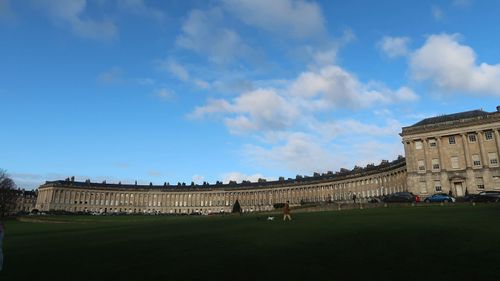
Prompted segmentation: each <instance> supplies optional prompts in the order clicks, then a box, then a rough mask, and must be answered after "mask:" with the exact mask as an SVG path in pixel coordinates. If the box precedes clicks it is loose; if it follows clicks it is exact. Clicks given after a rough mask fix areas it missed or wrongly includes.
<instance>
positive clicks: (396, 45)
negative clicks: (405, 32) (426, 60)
mask: <svg viewBox="0 0 500 281" xmlns="http://www.w3.org/2000/svg"><path fill="white" fill-rule="evenodd" d="M409 43H410V38H408V37H391V36H384V37H383V38H382V39H381V40H380V41H379V42H378V43H377V47H378V48H379V49H380V50H381V51H382V52H384V54H386V55H387V56H388V57H389V58H397V57H401V56H406V55H407V54H408V53H409V50H408V44H409Z"/></svg>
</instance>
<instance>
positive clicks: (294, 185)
mask: <svg viewBox="0 0 500 281" xmlns="http://www.w3.org/2000/svg"><path fill="white" fill-rule="evenodd" d="M404 190H406V162H405V159H404V158H403V157H400V158H399V159H398V160H395V161H392V162H388V161H384V162H382V163H381V164H380V165H378V166H375V165H369V166H367V167H365V168H355V169H354V170H352V171H344V172H337V173H327V174H323V175H318V174H316V175H315V176H313V177H305V178H302V177H297V178H296V179H288V180H284V179H281V180H278V181H269V182H264V181H261V182H256V183H250V182H246V183H240V184H235V183H232V184H215V185H208V184H206V185H190V186H183V185H177V186H172V185H166V184H165V185H162V186H155V185H136V184H109V183H93V182H90V181H86V182H75V181H73V180H71V179H68V180H64V181H51V182H46V183H45V184H44V185H42V186H40V188H39V190H38V200H37V206H36V208H37V209H39V210H41V211H49V210H64V211H70V212H106V213H109V212H111V213H113V212H126V213H165V214H180V213H219V212H230V211H231V209H232V207H233V204H234V202H235V201H236V200H238V202H239V203H240V205H241V207H242V209H243V211H246V212H249V211H250V212H251V211H264V210H271V209H273V205H274V204H276V203H284V202H286V201H290V204H291V205H292V206H293V205H299V204H300V203H301V202H327V201H346V200H350V199H351V198H352V195H353V194H356V195H357V198H359V199H360V200H364V199H367V198H369V197H373V196H380V195H385V194H389V193H393V192H397V191H404Z"/></svg>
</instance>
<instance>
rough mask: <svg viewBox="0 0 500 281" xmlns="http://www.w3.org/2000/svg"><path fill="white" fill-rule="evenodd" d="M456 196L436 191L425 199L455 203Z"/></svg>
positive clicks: (430, 201)
mask: <svg viewBox="0 0 500 281" xmlns="http://www.w3.org/2000/svg"><path fill="white" fill-rule="evenodd" d="M455 201H456V200H455V198H454V197H452V196H450V195H448V194H446V193H436V194H434V195H431V196H429V197H427V198H425V199H424V202H425V203H433V202H440V203H441V202H449V203H452V202H453V203H455Z"/></svg>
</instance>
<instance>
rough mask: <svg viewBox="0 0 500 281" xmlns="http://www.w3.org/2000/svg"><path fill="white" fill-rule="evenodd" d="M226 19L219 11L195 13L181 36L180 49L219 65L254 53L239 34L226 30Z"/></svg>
mask: <svg viewBox="0 0 500 281" xmlns="http://www.w3.org/2000/svg"><path fill="white" fill-rule="evenodd" d="M223 19H224V15H223V13H222V11H221V10H220V9H218V8H212V9H210V10H207V11H201V10H192V11H191V12H190V13H189V16H188V18H187V19H186V20H185V21H184V23H183V25H182V31H183V33H182V34H181V35H180V36H179V37H177V40H176V44H177V46H179V47H182V48H185V49H188V50H191V51H194V52H197V53H199V54H202V55H207V56H208V58H209V60H210V61H212V62H215V63H219V64H223V63H229V62H231V61H232V60H233V59H234V58H237V57H240V58H242V57H245V56H247V55H248V54H250V53H251V49H250V47H248V46H247V45H246V44H245V43H243V41H242V39H241V38H240V36H239V35H238V33H236V32H235V31H234V30H232V29H230V28H227V27H225V25H224V24H223Z"/></svg>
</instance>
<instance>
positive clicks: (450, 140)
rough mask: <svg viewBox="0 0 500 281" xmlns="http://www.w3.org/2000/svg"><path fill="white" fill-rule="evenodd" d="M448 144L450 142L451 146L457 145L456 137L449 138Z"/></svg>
mask: <svg viewBox="0 0 500 281" xmlns="http://www.w3.org/2000/svg"><path fill="white" fill-rule="evenodd" d="M448 142H449V143H450V144H455V136H449V137H448Z"/></svg>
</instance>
